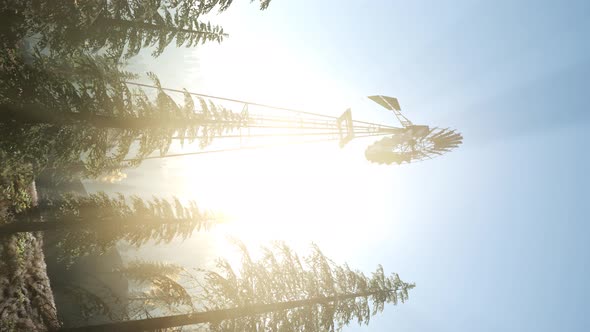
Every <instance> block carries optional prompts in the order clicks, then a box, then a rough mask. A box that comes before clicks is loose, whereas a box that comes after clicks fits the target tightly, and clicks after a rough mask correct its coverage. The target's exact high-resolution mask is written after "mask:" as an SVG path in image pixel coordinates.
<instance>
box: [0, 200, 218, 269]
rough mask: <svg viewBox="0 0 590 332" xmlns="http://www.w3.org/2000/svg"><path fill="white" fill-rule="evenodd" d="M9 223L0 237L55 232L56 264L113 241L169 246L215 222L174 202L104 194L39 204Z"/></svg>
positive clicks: (0, 228)
mask: <svg viewBox="0 0 590 332" xmlns="http://www.w3.org/2000/svg"><path fill="white" fill-rule="evenodd" d="M14 218H15V221H14V222H12V223H9V224H5V225H1V226H0V236H7V235H11V234H15V233H22V232H37V231H53V230H59V231H60V233H59V234H60V236H61V240H60V241H59V243H58V245H57V246H58V249H60V251H62V252H63V253H62V254H61V257H62V258H61V259H62V260H66V261H71V260H72V259H73V258H75V257H78V256H81V255H86V254H88V253H92V252H98V253H100V252H104V251H106V250H107V249H108V248H111V247H113V246H114V245H115V244H116V243H117V242H118V241H121V240H124V241H127V242H128V243H130V244H131V245H134V246H141V245H143V244H145V243H147V242H149V241H155V242H156V243H169V242H170V241H172V240H173V239H174V238H178V237H180V238H183V239H186V238H188V237H189V236H191V234H192V233H193V232H194V231H195V230H197V231H200V230H207V229H209V227H211V226H212V225H213V224H214V223H216V222H217V221H218V220H217V219H218V218H216V217H215V216H214V215H212V214H211V213H209V212H206V211H201V210H199V208H198V207H197V205H196V203H195V202H190V203H189V204H188V206H184V205H183V204H181V203H180V201H179V200H178V199H174V200H173V201H172V202H169V201H167V200H164V199H159V198H154V199H153V200H151V201H147V202H146V201H144V200H142V199H140V198H138V197H131V198H125V197H124V196H122V195H119V196H117V197H114V198H113V197H109V196H108V195H106V194H105V193H97V194H91V195H89V196H88V197H82V196H75V195H70V194H68V195H64V196H63V197H62V199H61V200H60V201H58V202H45V203H43V204H40V205H39V206H38V207H35V208H32V209H30V210H28V211H26V212H23V213H20V214H16V215H15V216H14Z"/></svg>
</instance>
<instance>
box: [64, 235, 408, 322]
mask: <svg viewBox="0 0 590 332" xmlns="http://www.w3.org/2000/svg"><path fill="white" fill-rule="evenodd" d="M241 247H242V253H243V260H242V268H241V270H240V272H239V273H236V272H235V271H234V270H233V268H232V267H231V266H230V264H229V263H228V262H227V261H225V260H220V261H219V264H218V268H219V269H220V271H204V273H205V275H204V281H203V282H202V289H201V290H200V294H201V299H202V301H203V302H202V308H204V311H201V312H193V313H187V314H183V315H171V316H163V317H157V318H148V319H142V320H134V321H125V322H117V323H111V324H103V325H96V326H84V327H81V328H77V329H64V331H78V330H79V331H82V330H83V331H106V330H117V331H140V330H155V329H164V328H170V327H177V326H184V325H193V324H199V323H209V324H210V329H211V330H212V331H228V330H229V331H334V330H340V329H341V328H342V327H343V326H345V325H348V324H349V323H350V322H352V321H353V320H356V321H357V322H358V323H359V324H368V322H369V319H370V317H371V316H373V315H375V314H377V313H379V312H381V311H382V310H383V308H384V304H385V303H393V304H397V303H398V301H400V302H405V301H406V300H407V299H408V291H409V290H410V289H412V288H414V284H408V283H405V282H403V281H402V280H401V279H400V278H399V276H398V275H397V274H393V275H391V276H389V277H387V276H385V274H384V271H383V268H382V267H381V266H379V267H378V268H377V270H376V271H375V272H374V273H373V274H372V276H371V277H367V276H365V275H364V274H363V273H361V272H358V271H354V270H352V269H350V268H349V267H348V266H347V265H341V266H340V265H336V264H334V263H333V262H332V261H330V260H329V259H328V258H326V257H325V256H324V255H323V254H322V252H321V251H320V250H319V248H318V247H317V246H313V248H312V253H311V254H310V255H309V256H307V257H304V259H303V260H301V259H299V257H298V255H297V254H295V253H293V252H292V250H291V249H290V248H289V247H287V246H286V245H284V244H277V245H276V246H275V247H274V248H273V249H265V250H264V256H263V258H262V259H260V260H258V261H254V260H252V259H251V257H250V254H249V253H248V251H247V250H246V248H245V247H244V246H243V245H242V246H241ZM197 282H198V281H197Z"/></svg>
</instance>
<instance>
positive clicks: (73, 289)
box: [64, 260, 194, 325]
mask: <svg viewBox="0 0 590 332" xmlns="http://www.w3.org/2000/svg"><path fill="white" fill-rule="evenodd" d="M185 272H186V271H185V270H184V269H183V268H182V267H181V266H178V265H175V264H170V263H162V262H150V261H142V260H137V261H132V262H129V263H127V264H126V265H125V266H124V267H122V268H118V269H114V270H113V271H112V272H103V273H102V274H105V275H106V274H113V275H121V276H122V277H124V278H125V279H126V280H127V281H129V282H130V287H129V289H130V290H129V293H128V294H115V292H114V290H112V289H110V288H109V287H108V286H107V285H104V284H103V285H102V287H98V288H96V287H95V289H93V290H92V291H90V290H88V289H87V288H85V287H84V286H78V285H67V286H66V287H65V288H64V290H65V293H66V294H67V297H68V298H69V301H71V302H72V303H74V304H75V305H76V306H77V307H79V308H80V317H78V319H77V322H74V323H73V324H75V325H83V324H84V323H86V324H88V323H87V322H88V320H90V319H92V318H93V317H96V316H103V317H107V318H108V319H110V320H112V321H121V320H132V319H142V318H149V317H152V316H153V315H155V314H161V313H162V312H167V313H170V314H173V313H176V314H178V313H181V312H186V311H191V310H193V309H194V307H193V297H192V296H191V295H190V294H189V293H188V292H189V289H187V288H186V287H185V286H183V285H181V284H180V283H179V279H180V278H181V277H182V274H183V273H185ZM101 277H102V276H98V278H101ZM105 277H106V278H109V276H105ZM111 277H112V276H111Z"/></svg>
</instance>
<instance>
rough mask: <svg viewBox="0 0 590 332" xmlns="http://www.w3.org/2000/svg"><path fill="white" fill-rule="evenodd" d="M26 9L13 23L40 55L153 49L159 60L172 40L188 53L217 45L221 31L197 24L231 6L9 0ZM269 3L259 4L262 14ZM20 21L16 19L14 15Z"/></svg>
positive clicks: (188, 1)
mask: <svg viewBox="0 0 590 332" xmlns="http://www.w3.org/2000/svg"><path fill="white" fill-rule="evenodd" d="M11 1H12V2H14V3H15V5H16V4H19V5H20V7H24V10H22V11H21V13H20V16H21V17H22V18H21V19H20V21H19V20H15V22H21V23H22V24H25V25H26V29H27V30H28V31H29V35H38V36H39V42H38V44H37V48H38V49H46V48H48V49H49V50H50V51H51V52H53V53H55V54H58V55H60V56H64V55H69V54H72V53H74V52H88V51H91V52H96V51H99V50H105V51H106V53H107V54H109V56H112V57H113V58H115V59H119V58H120V57H122V56H124V57H126V58H129V57H132V56H134V55H136V54H137V53H139V51H140V50H141V49H142V48H145V47H155V50H154V51H153V53H152V55H153V56H156V57H157V56H159V55H160V54H161V53H162V52H163V51H164V49H165V48H166V47H167V46H168V45H169V44H170V43H171V42H172V41H173V40H176V46H177V47H180V46H186V47H192V46H196V45H198V44H203V43H206V42H211V41H216V42H221V41H223V39H224V38H225V37H227V34H225V33H224V32H223V28H221V27H220V26H216V25H211V23H210V22H202V21H200V20H199V19H200V15H201V14H204V13H207V12H209V11H211V10H212V9H213V8H214V7H216V6H217V5H219V6H220V7H219V8H220V11H224V10H225V9H227V8H228V7H229V5H230V4H231V3H232V1H231V0H230V1H227V0H221V1H219V0H216V1H194V0H180V1H178V0H171V1H162V0H78V1H59V2H56V1H47V0H11ZM269 2H270V0H262V1H261V9H265V8H266V7H268V4H269ZM17 16H19V15H17Z"/></svg>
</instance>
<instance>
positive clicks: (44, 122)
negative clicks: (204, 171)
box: [0, 54, 248, 176]
mask: <svg viewBox="0 0 590 332" xmlns="http://www.w3.org/2000/svg"><path fill="white" fill-rule="evenodd" d="M0 60H2V62H0V65H3V69H4V70H3V71H2V72H1V75H2V76H3V78H4V81H3V83H5V84H2V85H1V86H0V134H2V136H3V137H7V138H8V139H7V140H5V141H2V142H0V150H4V151H10V152H11V153H10V154H11V155H14V156H15V157H16V156H28V159H29V160H30V162H34V163H37V164H39V165H37V167H36V168H37V169H39V168H41V169H42V168H43V166H47V167H60V166H63V165H68V164H79V163H80V162H82V165H83V167H82V168H83V169H84V172H85V174H84V175H85V176H97V175H100V174H101V173H103V172H105V171H112V170H116V169H117V168H121V167H128V166H136V165H138V164H139V163H140V162H141V160H142V159H143V158H144V157H146V156H148V155H150V154H152V153H153V152H155V151H160V153H161V154H164V153H166V151H167V150H168V148H169V147H170V144H171V143H172V140H173V138H180V142H181V144H182V143H184V141H185V138H186V140H187V141H189V142H190V141H193V140H195V139H199V140H200V143H201V146H206V145H207V144H209V143H210V142H211V140H212V139H213V137H215V136H216V135H219V134H220V133H222V132H224V131H228V130H231V129H234V128H238V127H240V126H243V125H244V124H245V123H246V122H247V121H248V119H247V114H236V113H232V112H230V111H228V110H226V109H224V108H223V107H220V106H216V105H214V104H213V103H206V102H205V101H204V100H202V99H201V100H200V103H199V105H200V107H201V110H200V111H198V110H197V109H196V108H197V107H195V103H194V101H193V98H192V96H191V95H190V94H188V93H187V92H185V94H184V105H179V104H177V103H176V102H175V101H174V100H173V99H172V97H171V96H169V95H168V94H166V92H164V90H163V89H162V88H161V86H160V82H159V80H158V79H157V77H156V76H155V75H153V74H150V78H151V79H152V80H153V82H154V85H155V87H156V88H157V96H156V97H155V100H153V99H152V98H150V97H148V96H147V95H146V94H145V93H144V92H143V90H141V89H131V88H129V86H128V84H127V83H126V82H127V80H129V79H131V78H133V77H134V75H133V74H131V73H128V72H125V71H121V70H119V69H118V67H117V64H116V63H114V62H112V61H110V60H108V59H107V58H104V57H100V56H95V57H92V56H87V55H81V56H78V57H75V58H73V59H56V58H51V57H46V56H42V55H37V61H35V62H34V63H32V64H24V63H23V62H22V61H21V60H19V59H18V57H16V56H14V55H12V56H11V55H10V54H5V56H4V57H3V58H2V59H0ZM125 159H132V160H131V161H129V162H123V160H125Z"/></svg>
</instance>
